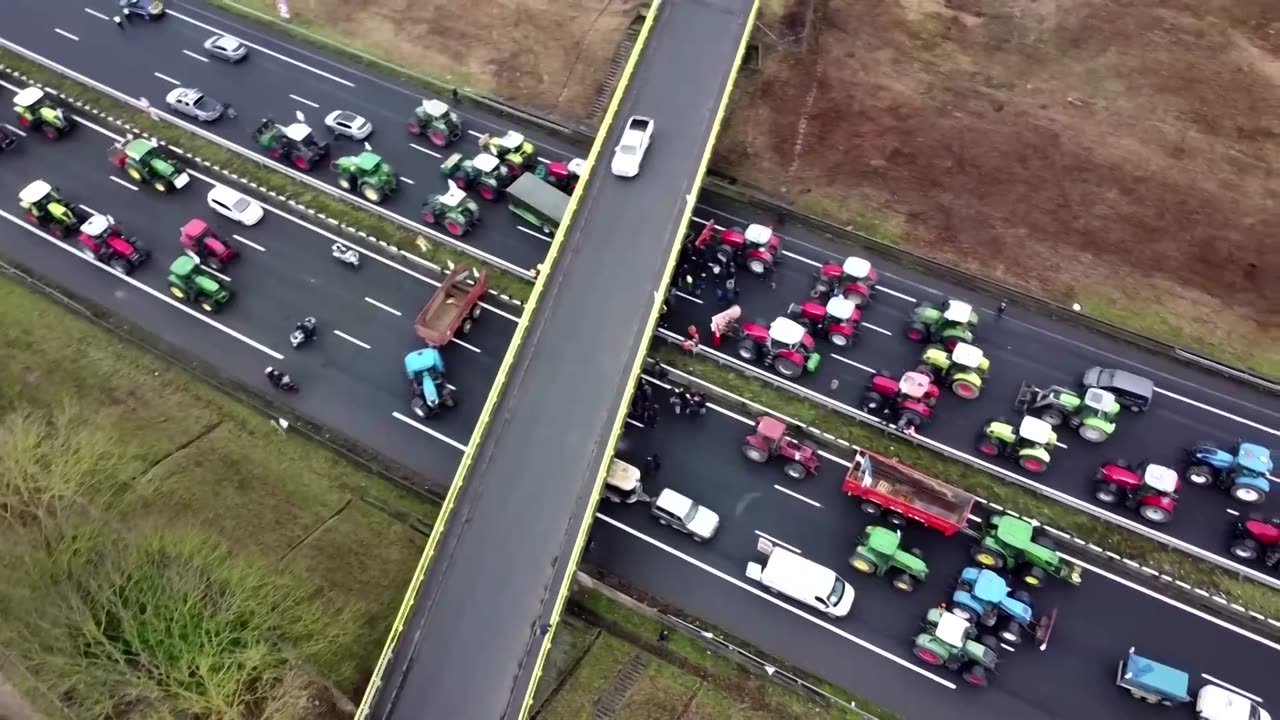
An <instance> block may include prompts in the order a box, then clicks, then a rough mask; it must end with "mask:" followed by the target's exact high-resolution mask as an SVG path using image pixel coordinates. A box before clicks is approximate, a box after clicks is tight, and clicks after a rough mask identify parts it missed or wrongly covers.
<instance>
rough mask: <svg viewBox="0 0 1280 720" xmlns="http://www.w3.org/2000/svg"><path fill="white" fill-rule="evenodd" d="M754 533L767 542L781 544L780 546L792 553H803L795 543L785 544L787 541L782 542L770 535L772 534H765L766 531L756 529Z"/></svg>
mask: <svg viewBox="0 0 1280 720" xmlns="http://www.w3.org/2000/svg"><path fill="white" fill-rule="evenodd" d="M756 534H757V535H759V536H760V537H762V538H764V539H765V540H768V541H769V542H771V543H773V544H774V545H781V546H782V547H784V548H786V549H788V550H790V551H791V552H793V553H795V554H797V555H803V554H804V553H802V552H800V548H798V547H796V546H795V545H789V544H787V543H784V542H782V541H781V540H779V539H778V538H776V537H774V536H772V535H769V534H766V533H762V532H760V531H759V530H756Z"/></svg>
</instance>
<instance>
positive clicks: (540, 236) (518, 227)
mask: <svg viewBox="0 0 1280 720" xmlns="http://www.w3.org/2000/svg"><path fill="white" fill-rule="evenodd" d="M516 229H517V230H519V231H520V232H523V233H529V234H530V235H532V236H534V237H536V238H542V239H543V240H546V241H547V242H551V238H549V237H547V236H546V235H543V234H542V233H540V232H538V231H537V230H530V229H529V228H527V227H520V226H519V225H517V226H516Z"/></svg>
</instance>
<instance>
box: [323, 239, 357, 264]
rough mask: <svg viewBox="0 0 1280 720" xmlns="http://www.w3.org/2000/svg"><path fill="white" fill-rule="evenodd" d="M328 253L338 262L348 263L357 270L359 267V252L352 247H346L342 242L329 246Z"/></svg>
mask: <svg viewBox="0 0 1280 720" xmlns="http://www.w3.org/2000/svg"><path fill="white" fill-rule="evenodd" d="M329 253H330V255H332V256H333V258H334V259H335V260H337V261H338V262H341V263H345V264H347V265H350V266H351V267H353V268H356V269H357V270H358V269H359V268H360V253H359V252H357V251H356V249H355V248H353V247H348V246H346V245H343V244H342V243H334V244H333V247H331V248H329Z"/></svg>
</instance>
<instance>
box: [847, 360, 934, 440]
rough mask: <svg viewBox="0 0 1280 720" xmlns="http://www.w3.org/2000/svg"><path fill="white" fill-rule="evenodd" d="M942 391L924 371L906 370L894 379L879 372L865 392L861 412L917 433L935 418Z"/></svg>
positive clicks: (903, 429) (905, 430) (868, 383)
mask: <svg viewBox="0 0 1280 720" xmlns="http://www.w3.org/2000/svg"><path fill="white" fill-rule="evenodd" d="M941 393H942V390H940V389H939V388H938V386H937V385H934V384H933V379H932V378H930V377H929V376H928V375H926V374H925V373H922V372H914V371H912V372H905V373H903V374H902V377H901V378H898V379H896V380H895V379H894V378H893V377H892V376H890V375H889V374H887V373H876V374H875V375H872V376H871V379H870V380H869V381H867V389H866V390H865V391H864V392H863V393H862V402H861V405H862V411H863V412H865V413H867V414H868V415H874V416H876V417H878V418H881V419H883V420H884V421H885V422H887V423H889V424H890V425H893V426H894V427H896V428H898V429H899V430H901V431H903V432H915V430H916V429H917V428H919V427H920V426H922V425H925V424H927V423H928V422H929V421H930V420H932V419H933V406H934V405H935V404H936V403H937V402H938V395H940V394H941Z"/></svg>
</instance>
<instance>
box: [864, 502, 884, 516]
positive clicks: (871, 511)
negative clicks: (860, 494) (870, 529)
mask: <svg viewBox="0 0 1280 720" xmlns="http://www.w3.org/2000/svg"><path fill="white" fill-rule="evenodd" d="M858 507H859V508H861V509H862V513H863V514H864V515H868V516H870V517H873V518H874V517H880V513H881V512H882V508H881V507H880V506H879V505H877V504H875V503H873V502H871V501H870V500H863V501H862V503H861V504H860V505H859V506H858Z"/></svg>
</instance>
